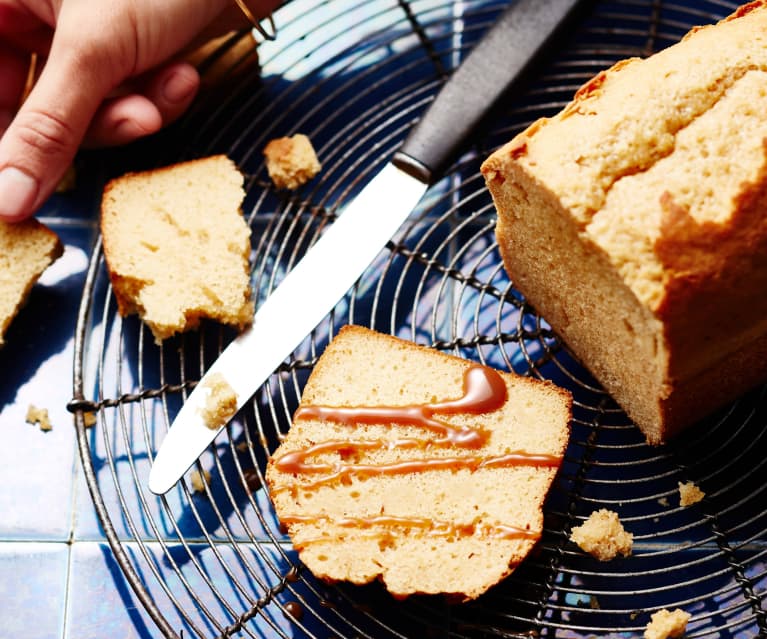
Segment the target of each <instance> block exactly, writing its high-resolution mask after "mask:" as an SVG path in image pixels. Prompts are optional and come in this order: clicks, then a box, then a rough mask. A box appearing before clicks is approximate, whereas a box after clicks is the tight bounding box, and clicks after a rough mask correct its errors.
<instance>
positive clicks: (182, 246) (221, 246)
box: [101, 155, 253, 342]
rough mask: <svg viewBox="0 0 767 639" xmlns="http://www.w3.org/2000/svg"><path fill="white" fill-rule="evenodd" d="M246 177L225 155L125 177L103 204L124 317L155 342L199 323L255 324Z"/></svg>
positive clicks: (110, 265)
mask: <svg viewBox="0 0 767 639" xmlns="http://www.w3.org/2000/svg"><path fill="white" fill-rule="evenodd" d="M242 184H243V177H242V174H241V173H240V172H239V171H238V170H237V167H236V166H235V165H234V163H233V162H232V161H231V160H230V159H228V158H227V157H225V156H223V155H217V156H212V157H209V158H203V159H200V160H192V161H189V162H183V163H180V164H176V165H174V166H170V167H166V168H162V169H157V170H153V171H146V172H143V173H129V174H127V175H124V176H122V177H119V178H117V179H115V180H112V181H111V182H109V184H107V186H106V188H105V189H104V195H103V199H102V203H101V233H102V235H103V241H104V257H105V258H106V263H107V270H108V271H109V277H110V280H111V282H112V288H113V291H114V294H115V298H116V300H117V306H118V310H119V312H120V314H121V315H128V314H131V313H138V314H139V316H140V317H141V319H142V320H143V321H144V322H145V323H146V324H147V326H148V327H149V328H150V329H151V331H152V334H153V335H154V337H155V340H156V341H158V342H159V341H161V340H163V339H165V338H167V337H170V336H172V335H173V334H175V333H180V332H182V331H186V330H190V329H193V328H196V327H197V326H198V325H199V322H200V320H201V319H202V318H208V319H212V320H216V321H219V322H221V323H223V324H229V325H233V326H236V327H238V328H242V327H244V326H247V325H248V324H250V322H251V321H252V320H253V302H252V300H251V294H250V268H249V262H248V259H249V256H250V228H249V227H248V225H247V224H246V223H245V220H244V219H243V216H242V212H241V210H240V206H241V204H242V200H243V198H244V196H245V193H244V191H243V187H242Z"/></svg>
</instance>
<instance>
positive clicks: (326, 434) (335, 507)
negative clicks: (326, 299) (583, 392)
mask: <svg viewBox="0 0 767 639" xmlns="http://www.w3.org/2000/svg"><path fill="white" fill-rule="evenodd" d="M470 365H471V363H470V362H467V361H465V360H462V359H458V358H456V357H452V356H449V355H446V354H443V353H440V352H438V351H436V350H433V349H428V348H425V347H421V346H416V345H415V344H413V343H412V342H408V341H405V340H399V339H396V338H394V337H391V336H387V335H382V334H380V333H376V332H373V331H370V330H368V329H364V328H361V327H357V326H354V327H344V328H343V329H342V330H341V331H340V332H339V334H338V335H337V336H336V337H335V339H334V340H333V341H332V342H331V344H330V345H329V346H328V347H327V348H326V350H325V352H324V353H323V354H322V356H321V358H320V359H319V361H318V362H317V365H316V366H315V368H314V371H313V372H312V375H311V376H310V379H309V381H308V382H307V384H306V387H305V389H304V391H303V395H302V398H301V406H307V405H324V406H347V407H348V406H404V405H413V404H423V403H429V402H434V401H439V400H445V399H453V398H458V397H460V396H461V395H462V392H463V390H462V387H463V373H464V371H465V370H466V369H467V368H468V367H469V366H470ZM502 378H503V380H504V382H505V383H506V385H507V391H508V398H507V401H506V403H505V404H504V405H503V406H502V407H501V408H499V409H498V410H496V411H494V412H489V413H485V414H481V415H474V414H462V415H452V416H449V417H447V418H446V419H447V420H448V421H449V422H450V423H452V424H454V425H457V426H458V425H464V426H467V427H477V426H482V427H484V428H485V429H487V430H488V431H489V432H490V436H489V439H488V441H487V442H486V443H485V444H484V446H483V447H482V448H480V449H473V450H472V449H466V448H457V447H455V446H454V445H445V446H432V445H429V444H426V445H425V446H415V447H410V448H403V447H402V446H401V445H399V444H397V443H396V442H401V441H403V440H408V439H409V440H423V439H427V438H428V437H429V434H428V433H426V432H424V429H422V428H419V427H417V426H412V425H397V424H373V425H363V424H350V425H343V424H337V423H333V422H330V421H323V420H321V419H315V418H303V419H300V420H296V421H294V423H293V425H292V426H291V428H290V430H289V431H288V434H287V436H286V438H285V440H284V441H283V443H282V445H281V446H280V448H279V449H278V450H277V451H276V452H275V453H274V455H273V456H272V459H271V460H270V463H269V465H268V467H267V474H266V480H267V484H268V486H269V490H270V495H271V497H272V499H273V502H274V505H275V509H276V512H277V515H278V517H280V518H281V519H284V518H287V517H293V516H297V515H298V516H303V517H308V520H306V521H299V522H289V523H287V527H288V532H289V534H290V537H291V540H292V542H293V544H294V546H295V547H296V549H297V550H298V551H299V556H300V558H301V560H302V561H303V562H304V563H305V564H306V565H307V567H308V568H309V569H310V570H311V571H312V573H314V575H316V576H317V577H320V578H323V579H326V580H329V581H341V580H343V581H351V582H353V583H357V584H364V583H368V582H370V581H373V580H375V579H380V580H381V581H383V582H384V584H385V586H386V588H387V589H388V590H389V591H390V592H391V593H392V594H394V595H395V596H398V597H403V596H408V595H411V594H415V593H430V594H440V593H445V594H451V595H455V596H457V597H458V598H463V599H467V598H474V597H477V596H479V595H480V594H482V593H483V592H485V591H486V590H487V589H488V588H489V587H490V586H492V585H493V584H495V583H497V582H498V581H499V580H501V579H503V578H504V577H505V576H506V575H508V574H510V573H511V572H512V571H513V570H514V568H515V567H516V565H517V564H518V563H519V562H520V561H521V560H522V559H523V558H524V557H525V556H526V555H527V554H528V553H529V552H530V550H531V549H532V547H533V546H534V544H535V540H534V539H529V538H524V539H519V538H517V539H506V538H502V537H497V536H496V537H493V536H492V535H490V534H488V533H484V532H483V526H485V529H486V527H487V526H492V525H503V524H506V525H511V526H515V527H519V528H522V529H526V530H530V531H535V532H538V531H540V530H541V527H542V524H543V513H542V504H543V500H544V497H545V495H546V493H547V491H548V489H549V486H550V484H551V482H552V480H553V478H554V476H555V474H556V470H557V469H556V467H537V468H536V467H531V466H526V467H525V466H506V467H481V468H477V469H475V470H470V469H460V470H456V469H450V468H448V469H428V470H422V471H420V472H418V471H416V472H408V473H400V474H385V475H376V476H370V477H361V476H358V475H351V476H349V477H348V481H347V480H344V481H332V482H331V483H326V484H322V485H319V486H316V485H315V486H309V484H310V483H311V482H313V481H314V480H315V479H316V476H315V475H312V474H309V473H298V474H297V475H294V474H293V473H289V472H283V471H281V470H279V469H278V468H277V467H276V466H275V465H274V463H273V461H274V460H275V459H279V458H280V457H281V456H282V455H284V454H287V453H290V452H291V451H293V452H295V451H300V450H302V449H304V448H306V447H308V446H310V445H312V444H313V443H317V442H325V441H340V442H349V441H354V442H373V443H376V442H378V443H379V444H381V443H382V442H383V444H388V445H379V446H378V447H377V448H375V449H374V450H366V449H352V450H350V451H347V452H344V451H343V450H335V451H331V452H327V453H320V454H317V455H316V456H315V457H313V458H312V459H311V461H313V462H316V463H326V464H330V465H335V464H338V463H342V462H350V461H353V462H355V463H360V464H372V465H380V464H391V463H399V462H402V461H406V460H410V461H414V460H419V459H420V460H423V459H424V458H454V457H456V456H476V455H481V456H483V457H488V456H494V455H497V456H499V455H504V454H507V453H510V452H514V451H527V452H530V453H541V454H549V455H554V456H561V455H562V454H563V452H564V450H565V447H566V445H567V439H568V435H569V419H570V409H571V398H570V396H569V394H568V393H567V392H565V391H563V390H562V389H559V388H557V387H555V386H554V385H553V384H549V383H546V382H540V381H538V380H533V379H530V378H522V377H518V376H516V375H512V374H507V373H502ZM381 516H384V517H393V518H398V517H399V518H405V519H406V520H408V521H411V520H412V519H415V518H417V519H420V520H421V521H426V522H432V525H436V524H435V522H442V523H445V524H448V525H449V524H458V525H465V526H468V527H470V528H472V529H473V532H470V533H467V534H457V535H452V534H450V535H448V534H438V533H437V532H436V531H431V532H425V531H424V529H423V528H416V527H413V526H412V525H411V524H409V523H407V524H403V525H400V526H396V525H392V524H391V523H372V524H371V525H369V526H368V525H362V526H342V525H340V524H339V523H337V522H339V521H341V520H342V519H344V518H356V520H357V521H360V520H361V521H368V520H370V519H371V518H374V517H381Z"/></svg>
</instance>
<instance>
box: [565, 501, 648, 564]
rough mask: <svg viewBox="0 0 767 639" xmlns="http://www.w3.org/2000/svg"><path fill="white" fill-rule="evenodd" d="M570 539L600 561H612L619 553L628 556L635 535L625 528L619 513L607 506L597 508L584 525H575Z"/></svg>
mask: <svg viewBox="0 0 767 639" xmlns="http://www.w3.org/2000/svg"><path fill="white" fill-rule="evenodd" d="M570 539H571V540H572V541H574V542H575V543H576V544H577V545H578V547H579V548H580V549H581V550H584V551H585V552H587V553H589V554H590V555H592V556H593V557H596V558H597V559H598V560H599V561H610V560H611V559H614V558H615V557H616V556H617V555H618V554H621V555H623V556H624V557H628V556H629V555H630V554H631V549H632V546H633V543H634V536H633V535H632V534H631V533H629V532H626V530H625V529H624V528H623V524H621V521H620V519H618V515H617V513H615V512H613V511H611V510H607V509H606V508H602V509H600V510H595V511H594V512H593V513H591V515H589V518H588V519H586V521H584V522H583V524H582V525H580V526H576V527H574V528H573V530H572V532H571V534H570Z"/></svg>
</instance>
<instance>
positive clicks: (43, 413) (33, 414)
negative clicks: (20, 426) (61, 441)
mask: <svg viewBox="0 0 767 639" xmlns="http://www.w3.org/2000/svg"><path fill="white" fill-rule="evenodd" d="M25 421H26V422H27V424H32V425H33V426H34V425H35V424H38V425H39V426H40V430H42V431H45V432H47V431H49V430H53V424H51V419H50V417H49V416H48V409H47V408H38V407H37V406H34V405H32V404H30V405H29V408H27V417H26V420H25Z"/></svg>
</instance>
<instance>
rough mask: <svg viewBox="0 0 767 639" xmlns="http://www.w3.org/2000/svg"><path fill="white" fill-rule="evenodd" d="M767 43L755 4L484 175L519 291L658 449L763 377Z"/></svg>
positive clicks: (607, 85) (581, 104) (503, 152)
mask: <svg viewBox="0 0 767 639" xmlns="http://www.w3.org/2000/svg"><path fill="white" fill-rule="evenodd" d="M766 44H767V3H765V2H764V1H763V0H760V1H758V2H751V3H749V4H747V5H744V6H743V7H741V8H740V9H738V10H737V11H736V12H734V13H733V14H732V15H731V16H729V17H728V18H726V19H724V20H722V21H720V22H719V23H717V24H716V25H709V26H706V27H700V28H696V29H693V30H692V31H691V32H690V33H689V34H687V35H686V36H685V37H684V38H683V39H682V41H681V42H679V43H678V44H676V45H674V46H671V47H669V48H667V49H665V50H663V51H661V52H659V53H657V54H655V55H653V56H651V57H649V58H647V59H644V60H639V59H636V58H632V59H629V60H624V61H621V62H618V63H617V64H615V65H614V66H613V67H611V68H610V69H608V70H606V71H603V72H602V73H600V74H598V75H597V76H596V77H595V78H593V79H592V80H590V81H589V82H587V83H586V84H584V86H583V87H581V89H580V90H579V91H578V92H577V93H576V95H575V97H574V99H573V100H572V102H571V103H570V104H568V105H567V106H566V107H565V108H564V109H563V110H562V111H561V112H560V113H558V114H557V115H555V116H554V117H552V118H547V119H546V118H544V119H541V120H539V121H538V122H536V123H534V124H533V125H531V126H530V127H529V128H528V129H527V130H525V131H523V132H522V133H520V134H519V135H518V136H516V137H515V138H514V139H513V140H511V141H510V142H509V143H507V144H506V145H504V146H503V147H502V148H500V149H499V150H498V151H496V152H495V153H493V154H492V155H491V156H490V157H489V158H488V159H487V160H486V161H485V162H484V164H483V166H482V172H483V174H484V176H485V179H486V182H487V186H488V188H489V190H490V192H491V194H492V196H493V199H494V202H495V205H496V208H497V210H498V225H497V232H496V235H497V239H498V244H499V248H500V252H501V255H502V257H503V260H504V264H505V266H506V268H507V270H508V271H509V273H510V275H511V277H512V279H513V281H514V284H515V286H517V288H518V289H519V290H520V291H521V292H522V293H523V295H525V297H526V298H527V299H528V300H529V301H530V302H531V304H532V305H533V306H534V307H535V308H536V309H537V310H538V311H539V312H540V313H541V314H542V315H543V316H544V317H545V318H546V320H547V321H549V323H550V324H551V325H552V327H553V328H554V329H555V331H557V333H558V334H560V335H561V336H562V337H563V339H564V340H565V342H566V343H567V344H568V346H570V348H571V350H572V351H573V352H574V353H575V354H576V356H577V357H578V358H579V359H580V360H581V361H582V362H583V363H584V364H585V365H586V366H587V367H588V368H589V369H590V370H591V372H592V373H593V374H594V375H595V376H596V377H597V378H598V379H599V380H600V381H601V382H602V384H603V385H604V386H605V387H606V389H607V390H608V391H609V392H610V393H611V394H612V395H613V397H614V398H615V399H616V400H617V401H618V403H619V404H620V405H621V406H622V407H623V408H624V409H625V410H626V412H627V413H628V415H629V417H631V418H632V419H633V420H634V421H635V423H636V424H637V425H638V426H639V427H640V428H641V429H642V430H643V432H644V434H645V436H646V437H647V439H648V441H649V442H650V443H653V444H657V443H660V442H663V441H666V440H668V439H669V438H671V437H673V436H674V435H675V434H676V433H678V432H679V431H680V430H682V429H683V428H685V427H686V426H688V425H690V424H691V423H694V422H695V421H697V420H699V419H700V418H702V417H704V416H705V415H707V414H709V413H710V412H711V411H713V410H714V409H716V408H717V407H719V406H721V405H722V404H724V403H726V402H727V401H731V400H732V399H734V398H735V397H737V396H738V395H739V394H741V393H743V392H744V391H745V390H747V389H749V388H751V387H752V386H753V385H754V384H756V383H758V382H760V381H763V380H764V379H765V378H767V359H765V358H764V357H763V355H764V353H765V340H766V339H767V337H766V336H767V300H766V299H765V298H764V296H763V295H762V294H761V293H759V291H763V290H764V288H765V285H767V214H765V212H766V211H767V118H765V116H764V114H765V113H767V46H765V45H766ZM755 353H756V355H755Z"/></svg>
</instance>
